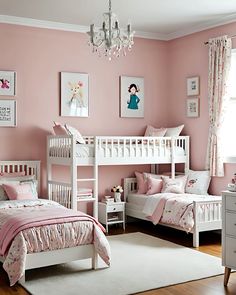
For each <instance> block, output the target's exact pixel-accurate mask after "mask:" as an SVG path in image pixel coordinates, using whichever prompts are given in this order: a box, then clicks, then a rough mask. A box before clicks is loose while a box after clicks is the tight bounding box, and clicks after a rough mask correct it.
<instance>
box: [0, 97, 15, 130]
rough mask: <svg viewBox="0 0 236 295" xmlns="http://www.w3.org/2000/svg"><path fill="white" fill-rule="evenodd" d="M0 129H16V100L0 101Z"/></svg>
mask: <svg viewBox="0 0 236 295" xmlns="http://www.w3.org/2000/svg"><path fill="white" fill-rule="evenodd" d="M0 127H16V100H13V99H0Z"/></svg>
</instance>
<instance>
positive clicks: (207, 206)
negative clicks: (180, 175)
mask: <svg viewBox="0 0 236 295" xmlns="http://www.w3.org/2000/svg"><path fill="white" fill-rule="evenodd" d="M136 191H137V180H136V178H125V179H124V200H125V202H126V216H130V217H134V218H138V219H143V220H148V221H152V222H153V223H154V224H157V223H158V224H161V225H165V226H168V227H172V228H175V229H179V230H182V231H186V232H189V233H192V234H193V247H198V246H199V233H200V232H202V231H209V230H217V229H221V228H222V221H221V203H222V199H221V197H220V196H210V195H195V194H182V195H180V194H170V193H169V194H156V195H151V196H150V195H149V196H148V195H145V194H137V193H136ZM161 204H162V208H161V207H159V208H158V206H160V205H161ZM155 206H156V207H155Z"/></svg>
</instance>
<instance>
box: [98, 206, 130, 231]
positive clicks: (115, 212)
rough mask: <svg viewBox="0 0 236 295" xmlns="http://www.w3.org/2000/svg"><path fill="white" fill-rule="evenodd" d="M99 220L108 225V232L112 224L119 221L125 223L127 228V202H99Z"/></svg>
mask: <svg viewBox="0 0 236 295" xmlns="http://www.w3.org/2000/svg"><path fill="white" fill-rule="evenodd" d="M98 220H99V221H100V222H101V223H102V224H104V225H105V226H106V231H107V232H108V226H109V225H110V224H118V223H123V229H124V230H125V202H119V203H118V202H114V203H110V204H106V203H102V202H99V203H98Z"/></svg>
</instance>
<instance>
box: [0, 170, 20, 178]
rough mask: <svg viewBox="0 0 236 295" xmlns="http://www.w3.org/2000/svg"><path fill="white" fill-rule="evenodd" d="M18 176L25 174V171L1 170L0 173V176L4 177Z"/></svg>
mask: <svg viewBox="0 0 236 295" xmlns="http://www.w3.org/2000/svg"><path fill="white" fill-rule="evenodd" d="M18 176H25V172H24V171H22V172H1V173H0V177H4V178H7V177H9V178H10V177H18Z"/></svg>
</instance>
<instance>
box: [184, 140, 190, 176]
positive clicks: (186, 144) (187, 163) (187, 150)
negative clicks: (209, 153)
mask: <svg viewBox="0 0 236 295" xmlns="http://www.w3.org/2000/svg"><path fill="white" fill-rule="evenodd" d="M185 153H186V161H185V165H184V173H185V174H187V173H188V171H189V136H185Z"/></svg>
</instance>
